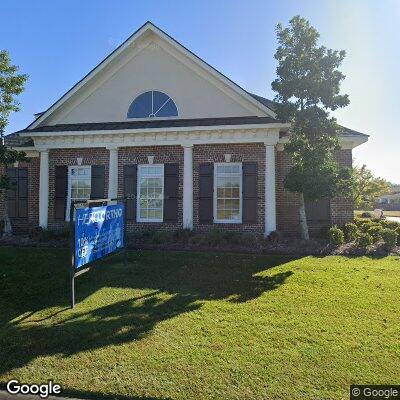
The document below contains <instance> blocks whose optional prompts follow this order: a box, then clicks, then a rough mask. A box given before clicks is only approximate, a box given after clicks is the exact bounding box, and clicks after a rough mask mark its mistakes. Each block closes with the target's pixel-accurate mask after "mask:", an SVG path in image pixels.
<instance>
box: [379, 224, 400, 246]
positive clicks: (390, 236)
mask: <svg viewBox="0 0 400 400" xmlns="http://www.w3.org/2000/svg"><path fill="white" fill-rule="evenodd" d="M381 235H382V239H383V241H384V243H385V245H386V246H387V247H388V248H390V249H391V248H392V247H394V246H396V243H397V238H398V234H397V231H395V230H394V229H388V228H384V229H382V232H381Z"/></svg>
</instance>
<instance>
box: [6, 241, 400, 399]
mask: <svg viewBox="0 0 400 400" xmlns="http://www.w3.org/2000/svg"><path fill="white" fill-rule="evenodd" d="M0 260H1V262H0V277H1V280H0V293H1V297H0V381H1V382H6V381H7V380H9V379H11V378H17V379H19V380H21V381H23V382H44V381H47V379H49V378H52V379H53V380H54V381H55V382H56V383H58V384H60V385H61V386H62V387H63V389H64V390H65V391H66V392H69V393H72V394H75V395H82V396H83V395H87V394H88V393H92V395H93V396H94V397H95V398H97V399H99V398H101V397H102V396H103V395H104V396H105V395H109V396H112V398H121V399H122V398H137V399H167V398H171V399H289V398H290V399H293V400H297V399H299V400H300V399H301V400H304V399H317V398H318V399H319V398H321V399H332V400H333V399H334V400H338V399H347V398H348V387H349V385H350V383H359V384H361V383H375V384H378V383H388V382H389V383H395V382H397V381H398V377H399V375H398V373H399V370H400V343H399V340H398V338H399V337H400V319H399V313H398V310H399V309H400V296H399V292H398V283H399V281H400V257H386V258H381V259H372V258H367V257H362V258H346V257H326V258H313V257H305V258H301V259H294V258H291V259H290V258H288V257H282V256H256V255H238V254H204V253H179V252H175V253H173V252H171V253H162V252H130V253H129V257H128V266H127V267H124V266H123V264H122V262H121V261H122V260H121V258H120V257H119V256H115V257H113V258H111V259H110V260H109V261H107V262H103V263H102V264H101V265H99V266H98V268H97V269H96V270H93V271H91V272H90V273H88V274H85V275H82V276H80V277H78V278H77V288H76V290H77V300H78V301H79V303H78V304H77V306H76V308H75V309H74V310H71V309H69V308H68V299H69V297H68V295H69V294H68V260H69V256H68V254H67V252H66V251H63V250H53V249H52V250H36V249H26V248H5V247H3V248H0Z"/></svg>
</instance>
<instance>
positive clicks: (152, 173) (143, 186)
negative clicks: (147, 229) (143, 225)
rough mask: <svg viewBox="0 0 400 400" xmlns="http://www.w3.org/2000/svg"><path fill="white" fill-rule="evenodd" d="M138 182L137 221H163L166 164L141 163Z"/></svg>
mask: <svg viewBox="0 0 400 400" xmlns="http://www.w3.org/2000/svg"><path fill="white" fill-rule="evenodd" d="M137 184H138V187H137V193H138V196H137V221H138V222H162V221H163V209H164V165H163V164H146V165H139V166H138V180H137Z"/></svg>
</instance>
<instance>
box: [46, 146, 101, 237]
mask: <svg viewBox="0 0 400 400" xmlns="http://www.w3.org/2000/svg"><path fill="white" fill-rule="evenodd" d="M77 158H82V165H104V166H105V190H104V191H105V193H104V196H107V188H108V164H109V151H108V150H107V149H105V148H91V149H55V150H50V153H49V223H48V228H49V229H60V228H62V227H64V226H65V225H66V223H65V222H63V221H57V220H55V219H54V195H55V167H56V166H58V165H67V166H76V165H78V163H77V160H76V159H77Z"/></svg>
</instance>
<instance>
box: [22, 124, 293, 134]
mask: <svg viewBox="0 0 400 400" xmlns="http://www.w3.org/2000/svg"><path fill="white" fill-rule="evenodd" d="M289 127H290V124H283V123H270V124H248V125H246V126H245V127H244V126H243V125H212V126H187V127H169V128H146V129H143V128H137V129H132V128H131V129H114V130H98V131H95V130H93V131H54V132H40V131H35V132H31V131H26V132H22V133H20V136H22V137H24V136H27V137H37V136H41V137H45V136H52V137H55V136H77V135H78V136H81V135H99V136H101V135H120V134H129V133H136V134H138V133H143V134H147V133H158V132H171V133H173V132H192V131H210V132H213V131H216V130H217V131H222V130H243V131H248V130H266V129H267V130H268V129H288V128H289Z"/></svg>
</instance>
